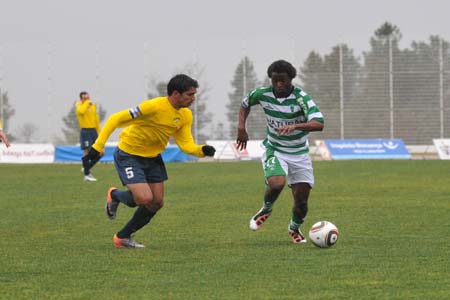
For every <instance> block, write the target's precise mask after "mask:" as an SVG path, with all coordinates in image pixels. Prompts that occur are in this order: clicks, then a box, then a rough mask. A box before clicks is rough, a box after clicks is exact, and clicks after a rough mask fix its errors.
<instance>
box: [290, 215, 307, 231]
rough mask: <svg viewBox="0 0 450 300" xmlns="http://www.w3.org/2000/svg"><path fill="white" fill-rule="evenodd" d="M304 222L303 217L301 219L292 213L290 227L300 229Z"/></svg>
mask: <svg viewBox="0 0 450 300" xmlns="http://www.w3.org/2000/svg"><path fill="white" fill-rule="evenodd" d="M303 222H304V220H303V219H299V218H297V217H296V216H294V215H292V218H291V222H290V223H289V229H292V230H298V228H299V227H300V225H302V224H303Z"/></svg>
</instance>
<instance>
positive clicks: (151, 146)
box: [92, 97, 205, 157]
mask: <svg viewBox="0 0 450 300" xmlns="http://www.w3.org/2000/svg"><path fill="white" fill-rule="evenodd" d="M191 126H192V112H191V110H190V109H189V108H180V109H175V108H174V107H173V106H172V104H170V102H169V99H168V97H158V98H154V99H151V100H146V101H144V102H142V103H141V104H139V105H138V106H136V107H134V108H131V109H126V110H123V111H120V112H118V113H115V114H113V115H111V117H109V119H108V120H107V121H106V123H105V125H104V126H103V129H102V130H101V132H100V134H99V136H98V138H97V140H96V141H95V143H94V145H93V146H92V147H93V148H94V149H95V150H97V151H99V152H100V151H102V150H103V148H104V146H105V143H106V140H107V139H108V138H109V136H110V135H111V133H112V132H113V131H114V130H115V129H116V128H119V127H125V129H124V130H123V131H122V132H121V133H120V140H119V145H118V147H119V149H121V150H122V151H125V152H126V153H128V154H132V155H137V156H142V157H156V156H158V154H160V153H161V152H163V151H164V149H165V148H166V146H167V144H168V142H169V138H170V137H171V136H173V138H174V139H175V142H176V143H177V145H178V146H179V147H180V149H181V151H183V152H185V153H188V154H191V155H195V156H198V157H204V156H205V155H204V153H203V151H202V147H203V146H204V145H197V144H195V142H194V138H193V137H192V132H191Z"/></svg>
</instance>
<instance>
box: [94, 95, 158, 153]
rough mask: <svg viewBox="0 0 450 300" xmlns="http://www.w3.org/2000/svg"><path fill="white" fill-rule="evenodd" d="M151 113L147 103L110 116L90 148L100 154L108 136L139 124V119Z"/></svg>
mask: <svg viewBox="0 0 450 300" xmlns="http://www.w3.org/2000/svg"><path fill="white" fill-rule="evenodd" d="M151 113H152V106H151V105H148V103H146V102H143V103H141V104H140V105H138V106H136V107H133V108H131V109H125V110H122V111H119V112H117V113H115V114H113V115H111V116H110V117H109V118H108V120H106V123H105V125H103V128H102V130H100V133H99V134H98V138H97V140H96V141H95V143H94V145H92V148H94V149H95V150H97V151H98V152H101V151H102V150H103V148H104V147H105V143H106V141H107V140H108V138H109V136H110V135H111V134H112V133H113V131H114V130H115V129H116V128H121V127H127V126H129V125H131V124H133V123H135V122H139V118H140V117H141V116H143V115H149V114H151Z"/></svg>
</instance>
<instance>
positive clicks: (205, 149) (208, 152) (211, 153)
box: [202, 145, 216, 156]
mask: <svg viewBox="0 0 450 300" xmlns="http://www.w3.org/2000/svg"><path fill="white" fill-rule="evenodd" d="M202 151H203V153H204V154H205V155H206V156H214V154H215V153H216V149H215V148H214V147H213V146H209V145H205V146H203V147H202Z"/></svg>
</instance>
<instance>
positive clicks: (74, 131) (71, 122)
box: [62, 103, 106, 145]
mask: <svg viewBox="0 0 450 300" xmlns="http://www.w3.org/2000/svg"><path fill="white" fill-rule="evenodd" d="M97 114H98V117H99V119H100V122H103V120H104V119H105V117H106V110H105V109H103V107H102V106H101V105H100V104H98V103H97ZM62 120H63V122H64V125H65V127H66V128H63V129H62V132H63V135H64V143H66V144H68V145H73V144H76V143H79V142H80V125H79V124H78V119H77V115H76V113H75V105H72V107H71V108H70V110H69V112H68V113H67V115H66V116H64V117H63V118H62Z"/></svg>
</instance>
